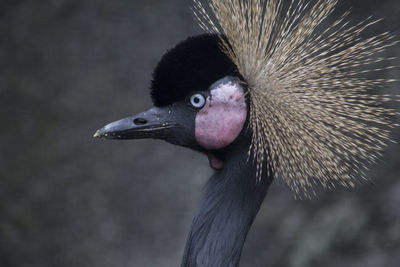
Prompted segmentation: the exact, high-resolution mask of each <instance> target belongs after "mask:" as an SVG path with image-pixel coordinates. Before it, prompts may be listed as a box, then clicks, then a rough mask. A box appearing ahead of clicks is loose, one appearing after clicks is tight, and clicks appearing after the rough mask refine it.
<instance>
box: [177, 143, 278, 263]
mask: <svg viewBox="0 0 400 267" xmlns="http://www.w3.org/2000/svg"><path fill="white" fill-rule="evenodd" d="M239 147H240V146H239ZM242 147H243V146H242ZM247 148H248V146H244V148H243V149H242V151H239V153H238V151H237V150H235V153H227V154H228V155H229V154H230V155H231V156H229V157H228V158H226V159H225V166H224V168H223V169H222V170H220V171H217V172H215V173H214V175H213V176H211V178H210V180H209V181H208V182H207V184H206V187H205V190H204V194H203V197H202V200H201V203H200V207H199V209H198V211H197V213H196V215H195V218H194V219H193V223H192V226H191V229H190V234H189V237H188V240H187V243H186V247H185V252H184V256H183V260H182V265H181V266H182V267H200V266H201V267H236V266H238V264H239V260H240V255H241V251H242V248H243V244H244V241H245V239H246V236H247V233H248V231H249V229H250V227H251V225H252V223H253V220H254V218H255V216H256V215H257V213H258V211H259V209H260V206H261V203H262V201H263V200H264V198H265V195H266V193H267V190H268V187H269V185H270V184H271V182H272V175H269V176H268V177H263V180H262V181H261V182H257V179H256V172H255V166H254V165H253V164H252V160H249V161H247V152H248V151H247Z"/></svg>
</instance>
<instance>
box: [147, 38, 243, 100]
mask: <svg viewBox="0 0 400 267" xmlns="http://www.w3.org/2000/svg"><path fill="white" fill-rule="evenodd" d="M227 75H232V76H237V75H238V74H237V70H236V67H235V65H234V64H233V63H232V61H231V60H230V59H229V58H228V57H227V56H226V55H225V54H224V53H223V52H222V51H221V49H220V47H219V40H218V37H217V36H216V35H210V34H204V35H200V36H195V37H190V38H188V39H187V40H185V41H183V42H181V43H179V44H178V45H177V46H176V47H175V48H173V49H171V50H169V51H168V52H167V53H166V54H165V55H164V56H163V57H162V59H161V61H160V62H159V63H158V65H157V67H156V68H155V70H154V72H153V80H152V84H151V97H152V100H153V103H154V105H155V106H158V107H161V106H167V105H170V104H172V103H173V102H177V101H180V100H183V99H185V97H186V96H187V95H188V94H189V93H190V92H194V91H205V90H207V89H208V87H209V86H210V85H212V84H213V83H214V82H216V81H217V80H219V79H221V78H223V77H225V76H227Z"/></svg>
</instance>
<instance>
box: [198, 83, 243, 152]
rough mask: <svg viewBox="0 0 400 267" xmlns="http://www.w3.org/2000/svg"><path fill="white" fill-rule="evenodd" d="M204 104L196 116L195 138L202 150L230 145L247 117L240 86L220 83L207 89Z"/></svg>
mask: <svg viewBox="0 0 400 267" xmlns="http://www.w3.org/2000/svg"><path fill="white" fill-rule="evenodd" d="M210 93H211V95H210V96H209V97H208V98H207V100H206V104H205V106H204V107H203V108H202V109H201V110H200V111H199V112H198V113H197V115H196V129H195V134H196V140H197V142H198V143H199V144H200V145H201V146H202V147H204V148H205V149H209V150H214V149H220V148H223V147H225V146H227V145H229V144H231V143H232V142H233V141H234V140H235V139H236V138H237V137H238V136H239V134H240V132H241V131H242V128H243V125H244V123H245V121H246V117H247V108H246V101H245V97H244V91H243V88H242V87H241V86H240V84H238V83H234V82H232V81H229V82H227V83H221V84H220V85H218V86H217V87H216V88H214V89H212V90H211V92H210Z"/></svg>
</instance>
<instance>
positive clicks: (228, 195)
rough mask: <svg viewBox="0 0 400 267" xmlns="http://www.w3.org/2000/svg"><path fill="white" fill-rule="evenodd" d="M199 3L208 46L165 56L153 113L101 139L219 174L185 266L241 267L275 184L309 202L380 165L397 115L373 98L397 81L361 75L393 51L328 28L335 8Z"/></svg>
mask: <svg viewBox="0 0 400 267" xmlns="http://www.w3.org/2000/svg"><path fill="white" fill-rule="evenodd" d="M193 3H194V5H193V7H194V8H193V10H194V12H195V14H196V17H197V18H198V21H199V24H200V26H202V28H203V29H205V30H206V31H207V34H204V35H200V36H195V37H191V38H189V39H187V40H185V41H183V42H182V43H180V44H178V45H177V46H176V47H175V48H173V49H172V50H170V51H168V52H167V53H166V54H165V55H164V56H163V58H162V59H161V61H160V62H159V64H158V65H157V67H156V68H155V70H154V73H153V81H152V83H151V97H152V100H153V103H154V107H153V108H150V109H149V110H147V111H145V112H142V113H140V114H137V115H134V116H131V117H128V118H125V119H122V120H118V121H115V122H113V123H110V124H108V125H106V126H105V127H103V128H102V129H100V130H98V131H97V132H96V134H95V137H104V138H107V139H120V140H122V139H142V138H154V139H162V140H165V141H167V142H169V143H172V144H175V145H180V146H184V147H188V148H190V149H193V150H196V151H199V152H201V153H204V154H205V155H207V156H208V158H209V163H210V166H211V168H213V169H214V170H215V171H214V174H213V175H212V176H211V178H210V179H209V181H208V182H207V184H206V186H205V190H204V193H203V197H202V200H201V203H200V206H199V208H198V211H197V213H196V215H195V217H194V220H193V223H192V226H191V230H190V233H189V237H188V239H187V243H186V247H185V251H184V256H183V261H182V266H183V267H195V266H203V267H235V266H238V264H239V260H240V255H241V251H242V248H243V244H244V242H245V239H246V236H247V233H248V231H249V229H250V227H251V225H252V222H253V220H254V218H255V216H256V215H257V213H258V211H259V209H260V205H261V203H262V202H263V200H264V197H265V195H266V193H267V191H268V188H269V186H270V184H271V182H272V181H273V179H283V180H284V181H285V182H286V184H287V185H288V186H289V187H290V188H291V189H292V190H293V192H294V193H295V195H297V196H300V195H301V196H303V195H304V196H310V195H312V194H313V193H314V187H315V185H322V186H323V187H324V188H332V187H334V186H336V185H343V186H353V185H354V183H355V182H357V181H358V180H359V179H360V178H361V179H362V178H363V177H364V175H365V170H366V166H368V165H369V164H370V163H374V162H375V161H376V159H377V158H378V157H379V156H380V154H381V152H382V150H383V149H384V147H385V146H386V144H387V143H388V142H389V141H390V131H391V128H393V127H394V125H392V124H391V123H390V121H389V120H388V117H389V116H392V115H398V111H396V110H393V109H390V108H385V107H382V106H381V104H382V103H383V102H386V101H391V100H393V99H394V98H396V96H387V95H386V96H380V95H376V94H373V93H372V92H370V89H374V88H377V87H379V86H382V85H384V84H385V83H387V82H390V81H391V80H383V79H375V80H373V79H367V78H365V77H364V76H365V75H363V74H365V73H366V72H369V71H379V70H377V69H375V68H373V67H372V64H374V63H376V62H381V61H384V62H386V61H390V58H384V57H382V56H379V53H381V52H382V51H383V50H384V49H385V48H386V47H389V46H392V45H395V44H396V43H397V42H396V41H393V36H392V35H390V34H388V33H384V34H380V35H377V36H372V37H370V38H361V37H360V33H361V32H362V31H363V30H365V29H366V28H367V27H368V26H370V25H372V24H374V23H376V22H377V21H374V20H371V19H367V20H365V21H363V22H360V23H359V24H356V25H353V26H349V24H348V15H349V14H348V13H345V14H344V15H343V16H340V17H338V18H337V19H336V20H335V21H334V22H331V23H330V24H328V25H326V22H327V20H326V19H327V17H329V15H330V14H331V13H332V12H333V10H334V8H335V5H336V3H337V1H331V0H328V1H313V2H310V1H303V0H300V1H291V0H289V1H280V0H269V1H260V0H247V1H246V0H245V1H243V0H210V1H203V2H201V1H197V0H194V2H193ZM321 28H322V29H321ZM360 66H361V68H360ZM369 66H371V67H369Z"/></svg>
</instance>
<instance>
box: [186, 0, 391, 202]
mask: <svg viewBox="0 0 400 267" xmlns="http://www.w3.org/2000/svg"><path fill="white" fill-rule="evenodd" d="M337 2H338V1H337V0H314V1H308V0H297V1H296V0H288V1H282V0H269V1H264V0H204V1H201V0H193V11H194V13H195V15H196V17H197V19H198V22H199V24H200V26H201V27H202V28H203V29H204V30H206V31H207V32H210V33H217V34H219V36H221V38H220V42H221V49H222V50H223V51H224V52H225V53H226V54H227V55H228V56H229V57H230V59H231V60H232V61H233V62H234V64H235V65H236V66H237V68H238V70H239V72H240V74H241V75H242V76H243V78H244V79H245V82H246V84H247V87H248V94H249V101H250V115H249V116H250V122H249V125H250V127H251V129H252V144H251V147H250V150H249V152H253V155H254V160H255V161H256V163H257V172H258V176H257V177H259V179H262V175H263V173H262V170H263V169H265V168H263V166H265V165H264V164H266V162H268V168H269V170H268V171H273V172H274V173H275V175H276V176H279V177H282V179H283V180H284V181H285V183H286V184H287V185H288V186H289V187H290V188H291V189H292V190H293V191H294V192H295V194H296V195H303V194H305V195H306V196H309V195H310V193H313V192H315V191H314V186H313V185H322V186H323V187H325V188H332V187H335V186H336V185H343V186H351V187H353V186H354V184H355V182H356V181H358V180H359V179H363V178H364V179H365V173H366V170H367V168H368V166H369V165H370V164H373V163H376V160H377V159H378V158H379V157H380V156H381V155H382V152H383V149H384V148H385V147H386V146H387V144H388V143H389V142H391V136H390V133H391V131H392V128H393V127H396V126H398V125H395V124H393V123H391V117H393V116H397V115H399V112H398V111H397V110H395V109H393V108H389V107H387V106H386V105H385V103H386V102H389V101H393V100H397V101H398V98H399V96H396V95H382V94H377V93H376V90H377V89H381V88H383V87H384V86H385V85H386V84H387V83H391V82H395V81H396V80H394V79H369V78H366V77H365V75H366V74H367V73H369V72H379V71H382V70H384V69H388V68H392V66H391V62H392V61H393V60H394V58H388V57H385V56H384V55H383V52H384V51H385V50H386V49H387V48H388V47H391V46H394V45H396V44H398V41H396V40H395V37H394V36H393V35H392V34H390V33H388V32H385V33H382V34H379V35H374V36H370V37H367V38H363V37H362V33H363V32H364V31H365V30H366V29H367V28H368V27H370V26H371V25H374V24H376V23H377V22H378V21H379V20H373V19H372V18H368V19H366V20H364V21H362V22H360V23H358V24H350V19H349V14H350V12H345V13H344V14H343V15H341V16H339V17H337V18H336V19H335V20H334V21H333V22H332V21H331V22H329V21H330V20H328V18H331V16H332V13H333V12H334V10H335V6H336V4H337ZM377 64H381V65H382V64H384V65H386V67H384V68H376V67H374V66H375V65H377ZM388 65H389V66H388Z"/></svg>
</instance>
